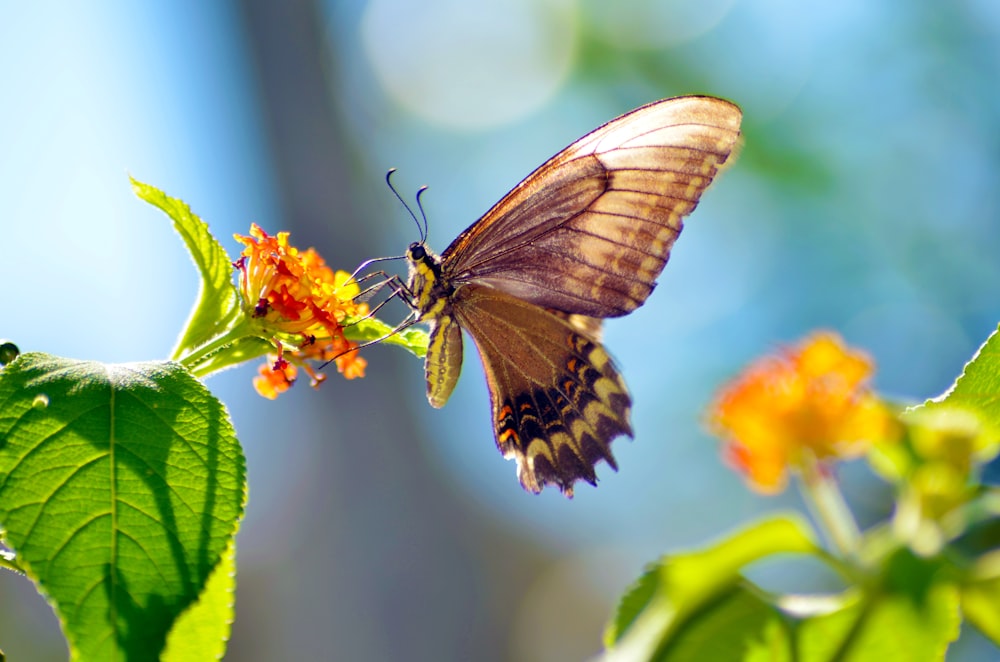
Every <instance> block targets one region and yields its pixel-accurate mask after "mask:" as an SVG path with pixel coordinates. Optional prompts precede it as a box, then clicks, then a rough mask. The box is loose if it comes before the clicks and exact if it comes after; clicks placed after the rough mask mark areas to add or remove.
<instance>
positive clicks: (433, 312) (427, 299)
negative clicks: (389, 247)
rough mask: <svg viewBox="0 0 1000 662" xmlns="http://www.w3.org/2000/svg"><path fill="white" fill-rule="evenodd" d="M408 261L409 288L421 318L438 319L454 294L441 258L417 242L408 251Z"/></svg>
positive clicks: (420, 242)
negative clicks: (442, 267) (445, 274)
mask: <svg viewBox="0 0 1000 662" xmlns="http://www.w3.org/2000/svg"><path fill="white" fill-rule="evenodd" d="M406 261H407V262H408V263H409V265H410V278H409V282H408V284H407V287H408V288H409V290H410V292H411V293H412V294H413V300H414V305H415V307H416V309H417V311H418V312H419V313H420V318H421V319H430V318H433V317H437V316H438V315H440V314H441V313H442V312H443V311H444V310H445V309H446V308H447V306H448V298H449V297H450V296H451V294H452V293H453V292H454V288H452V287H451V285H450V284H449V283H448V281H447V279H446V278H445V277H444V275H443V273H442V270H441V258H439V257H438V256H437V255H435V254H434V253H432V252H431V251H430V249H428V248H427V245H426V244H424V242H422V241H415V242H413V243H412V244H410V246H409V247H408V248H407V249H406Z"/></svg>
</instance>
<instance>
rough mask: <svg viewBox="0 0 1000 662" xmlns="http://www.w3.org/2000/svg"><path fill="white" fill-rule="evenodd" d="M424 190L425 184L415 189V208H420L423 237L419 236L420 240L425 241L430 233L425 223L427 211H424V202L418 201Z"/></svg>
mask: <svg viewBox="0 0 1000 662" xmlns="http://www.w3.org/2000/svg"><path fill="white" fill-rule="evenodd" d="M426 190H427V187H426V186H421V187H420V188H419V189H418V190H417V209H419V210H420V218H421V219H422V220H423V221H424V231H423V237H421V239H420V241H421V242H425V243H426V241H427V235H428V234H429V233H430V227H429V226H428V224H427V212H425V211H424V203H423V202H421V201H420V196H422V195H423V194H424V191H426Z"/></svg>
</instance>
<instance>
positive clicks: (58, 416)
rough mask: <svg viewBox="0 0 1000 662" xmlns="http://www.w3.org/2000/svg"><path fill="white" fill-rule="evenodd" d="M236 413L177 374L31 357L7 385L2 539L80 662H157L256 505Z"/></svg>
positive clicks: (0, 482)
mask: <svg viewBox="0 0 1000 662" xmlns="http://www.w3.org/2000/svg"><path fill="white" fill-rule="evenodd" d="M245 478H246V469H245V460H244V458H243V453H242V450H241V449H240V446H239V444H238V442H237V440H236V437H235V435H234V432H233V429H232V426H231V424H230V422H229V418H228V414H227V412H226V410H225V408H224V407H223V405H222V404H221V403H220V402H219V401H218V400H217V399H215V397H213V396H212V395H211V393H209V392H208V391H207V390H206V389H205V387H204V386H203V385H202V384H201V383H199V382H198V381H197V380H196V379H194V378H193V377H192V376H191V375H190V374H189V373H187V372H186V371H185V370H183V369H182V368H181V367H179V366H178V365H176V364H173V363H131V364H121V365H106V364H100V363H94V362H84V361H71V360H67V359H61V358H57V357H52V356H47V355H43V354H35V353H31V354H24V355H21V356H20V357H19V358H18V359H17V360H16V361H14V362H13V363H11V364H10V365H8V366H7V367H6V369H5V370H4V371H3V372H2V373H0V526H2V527H3V529H4V530H5V542H6V543H7V544H8V545H9V546H10V547H11V548H12V549H14V551H15V552H16V553H17V560H18V563H19V564H20V566H21V567H22V568H24V569H25V571H26V573H27V574H28V576H29V577H31V578H32V579H33V580H34V581H35V582H37V583H38V585H39V587H40V589H41V591H42V592H44V594H45V595H46V596H48V598H49V600H50V601H51V602H52V604H53V607H54V608H55V610H56V613H57V615H58V617H59V619H60V621H61V623H62V626H63V630H64V632H65V634H66V637H67V639H68V641H69V645H70V650H71V653H72V656H73V658H74V659H78V660H149V659H154V658H155V657H156V656H157V655H158V654H159V651H160V650H161V649H162V647H163V646H164V643H165V641H166V637H167V633H168V632H169V631H170V628H171V626H172V624H173V622H174V620H175V619H176V618H177V617H178V615H180V614H181V613H183V612H184V611H185V610H186V609H187V608H188V607H189V606H190V605H191V604H192V603H193V602H194V601H195V600H197V599H198V598H199V596H200V595H201V594H202V593H203V591H204V589H205V584H206V581H207V580H208V577H209V575H210V574H211V573H212V571H213V569H215V568H216V566H217V565H218V564H219V560H220V558H221V557H222V555H223V553H224V551H225V550H226V548H227V546H228V545H229V544H230V542H231V540H232V536H233V534H234V532H235V530H236V526H237V522H238V520H239V518H240V517H241V515H242V513H243V505H244V500H245Z"/></svg>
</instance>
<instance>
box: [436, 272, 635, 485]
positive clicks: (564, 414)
mask: <svg viewBox="0 0 1000 662" xmlns="http://www.w3.org/2000/svg"><path fill="white" fill-rule="evenodd" d="M452 304H453V314H454V316H455V319H456V320H457V321H458V323H459V324H460V325H461V327H462V328H464V329H466V330H467V331H468V332H469V335H470V336H471V337H472V339H473V341H474V342H475V344H476V347H477V348H478V350H479V355H480V358H481V359H482V362H483V368H484V371H485V373H486V379H487V384H488V386H489V390H490V401H491V405H492V412H493V423H494V432H495V437H496V442H497V446H498V447H499V448H500V451H501V452H502V453H503V454H504V456H505V457H508V458H513V459H514V460H515V461H516V462H517V473H518V478H519V479H520V481H521V484H522V485H523V486H524V488H525V489H527V490H529V491H531V492H540V491H541V489H542V488H543V487H544V486H545V485H546V484H553V485H557V486H558V487H559V488H560V489H561V490H562V491H563V492H564V493H566V494H567V495H572V492H573V483H574V482H575V481H577V480H585V481H587V482H588V483H591V484H595V483H596V481H597V476H596V474H595V472H594V465H595V464H596V463H597V462H599V461H600V460H605V461H606V462H608V464H610V465H611V466H612V467H615V466H616V465H615V461H614V458H613V456H612V454H611V447H610V444H611V441H612V440H613V439H614V438H615V437H618V436H621V435H628V436H631V434H632V429H631V426H630V424H629V415H630V407H631V398H630V397H629V394H628V390H627V389H626V387H625V382H624V380H623V379H622V377H621V375H620V374H619V373H618V370H617V369H616V367H615V365H614V363H613V362H612V360H611V357H610V356H609V355H608V353H607V352H606V351H605V349H604V347H603V346H601V344H600V343H598V342H597V341H596V340H593V339H592V338H591V337H589V335H588V334H587V333H586V332H585V331H583V330H582V329H581V328H580V327H579V326H576V325H574V324H571V323H569V322H568V321H566V320H564V319H562V318H561V317H559V316H557V315H555V314H552V313H550V312H548V311H546V310H545V309H543V308H539V307H538V306H535V305H534V304H531V303H528V302H526V301H522V300H519V299H517V298H515V297H512V296H510V295H508V294H506V293H504V292H501V291H498V290H495V289H491V288H487V287H480V286H475V285H469V286H466V287H463V288H461V289H459V290H458V291H456V293H455V296H454V298H453V300H452ZM428 356H430V355H428Z"/></svg>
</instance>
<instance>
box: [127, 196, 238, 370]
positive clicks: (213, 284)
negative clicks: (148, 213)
mask: <svg viewBox="0 0 1000 662" xmlns="http://www.w3.org/2000/svg"><path fill="white" fill-rule="evenodd" d="M130 179H131V181H132V189H133V190H134V191H135V194H136V195H138V196H139V197H140V198H142V199H143V200H145V201H146V202H148V203H150V204H151V205H155V206H156V207H159V208H160V209H162V210H163V211H164V213H166V214H167V216H169V217H170V219H171V220H172V221H173V223H174V229H175V230H177V233H178V234H179V235H180V236H181V239H183V241H184V245H185V246H187V249H188V251H189V252H190V253H191V259H192V260H194V263H195V266H196V267H197V268H198V273H199V274H200V276H201V285H200V286H199V288H198V298H197V300H196V301H195V304H194V308H193V309H192V310H191V315H190V317H189V318H188V321H187V324H186V325H185V327H184V331H183V332H181V335H180V337H179V338H178V339H177V345H176V346H175V347H174V349H173V351H172V352H171V354H170V356H171V358H173V359H180V358H181V357H183V356H184V355H185V354H187V353H188V352H190V351H191V350H193V349H195V348H197V347H199V346H201V345H202V344H204V343H205V342H207V341H208V340H210V339H212V338H215V337H217V336H219V335H221V334H222V332H223V331H225V330H226V329H227V328H228V327H229V326H230V325H231V324H232V322H233V320H234V319H235V318H236V317H237V316H238V315H239V312H240V310H239V306H240V301H239V296H238V295H237V293H236V288H235V286H234V285H233V265H232V259H231V258H230V257H229V255H227V254H226V251H225V249H224V248H223V247H222V244H220V243H219V242H218V240H217V239H216V238H215V237H214V236H213V235H212V233H211V232H209V230H208V224H207V223H205V222H204V221H202V220H201V219H200V218H198V217H197V216H196V215H195V214H193V213H192V212H191V208H190V207H188V205H187V204H185V203H184V201H182V200H178V199H177V198H172V197H170V196H169V195H167V194H165V193H164V192H163V191H161V190H160V189H158V188H156V187H155V186H150V185H149V184H143V183H142V182H140V181H138V180H137V179H135V178H130Z"/></svg>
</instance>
